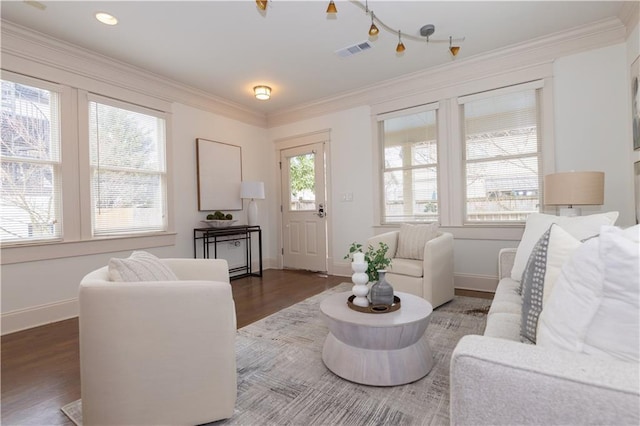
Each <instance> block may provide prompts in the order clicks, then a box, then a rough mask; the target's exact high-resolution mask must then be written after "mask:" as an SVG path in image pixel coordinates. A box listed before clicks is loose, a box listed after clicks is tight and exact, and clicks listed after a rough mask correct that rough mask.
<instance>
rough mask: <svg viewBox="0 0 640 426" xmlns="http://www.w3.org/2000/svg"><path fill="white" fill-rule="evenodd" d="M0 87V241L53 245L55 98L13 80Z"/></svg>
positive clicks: (57, 154) (57, 199) (57, 213)
mask: <svg viewBox="0 0 640 426" xmlns="http://www.w3.org/2000/svg"><path fill="white" fill-rule="evenodd" d="M0 82H1V85H2V117H1V136H0V138H1V151H0V152H1V154H2V186H1V189H0V191H1V195H2V197H1V198H0V209H1V212H0V219H1V222H2V224H1V225H0V241H2V243H3V244H5V243H8V244H12V243H23V242H34V241H51V240H58V239H60V238H61V237H62V217H61V213H62V185H61V176H62V173H61V166H62V159H61V136H60V134H61V131H60V119H61V117H60V94H59V93H58V92H56V91H54V90H48V89H46V88H41V87H36V86H33V85H27V84H22V83H20V82H17V81H10V80H4V79H3V80H0ZM43 86H45V85H43Z"/></svg>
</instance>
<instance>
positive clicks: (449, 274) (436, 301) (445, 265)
mask: <svg viewBox="0 0 640 426" xmlns="http://www.w3.org/2000/svg"><path fill="white" fill-rule="evenodd" d="M399 234H400V232H399V231H391V232H386V233H384V234H380V235H376V236H375V237H372V238H370V239H369V240H368V241H367V246H369V245H371V246H373V247H374V248H377V247H378V243H379V242H383V243H385V244H387V245H388V246H389V251H388V252H387V256H388V257H389V258H391V266H390V267H389V268H387V274H386V278H387V280H388V281H389V283H390V284H391V285H392V286H393V289H394V290H397V291H401V292H405V293H411V294H415V295H416V296H420V297H422V298H423V299H426V300H427V301H429V303H431V305H432V306H433V307H434V308H436V307H438V306H440V305H442V304H443V303H446V302H448V301H449V300H451V299H453V296H454V287H453V235H452V234H450V233H447V232H438V234H437V236H436V237H435V238H433V239H431V240H429V241H427V243H426V244H425V246H424V260H416V259H403V258H399V257H395V255H396V252H397V249H398V236H399Z"/></svg>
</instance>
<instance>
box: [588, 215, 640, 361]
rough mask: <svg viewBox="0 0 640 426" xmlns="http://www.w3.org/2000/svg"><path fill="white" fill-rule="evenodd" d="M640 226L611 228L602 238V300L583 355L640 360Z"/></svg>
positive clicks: (590, 326) (590, 327) (590, 325)
mask: <svg viewBox="0 0 640 426" xmlns="http://www.w3.org/2000/svg"><path fill="white" fill-rule="evenodd" d="M639 232H640V226H634V227H632V228H629V229H627V230H625V231H623V230H621V229H619V228H614V227H608V228H607V229H606V231H605V230H603V232H602V235H601V236H600V259H601V260H602V264H603V265H604V282H603V283H602V300H601V301H600V305H599V306H598V310H597V311H596V314H595V315H594V317H593V321H591V324H589V328H588V330H587V334H586V336H585V339H584V352H585V353H587V354H591V355H602V356H611V357H613V358H618V359H621V360H623V361H634V362H639V361H640V243H639V241H640V238H639Z"/></svg>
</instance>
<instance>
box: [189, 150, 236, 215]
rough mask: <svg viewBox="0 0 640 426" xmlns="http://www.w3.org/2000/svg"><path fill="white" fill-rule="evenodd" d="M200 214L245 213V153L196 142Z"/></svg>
mask: <svg viewBox="0 0 640 426" xmlns="http://www.w3.org/2000/svg"><path fill="white" fill-rule="evenodd" d="M196 163H197V173H198V210H199V211H210V210H242V199H241V198H240V183H241V182H242V149H241V148H240V147H239V146H236V145H230V144H226V143H222V142H216V141H211V140H207V139H202V138H197V139H196Z"/></svg>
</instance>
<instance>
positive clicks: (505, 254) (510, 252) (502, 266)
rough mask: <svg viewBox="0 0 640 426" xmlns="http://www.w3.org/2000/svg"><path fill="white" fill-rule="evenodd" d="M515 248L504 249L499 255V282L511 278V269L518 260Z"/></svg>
mask: <svg viewBox="0 0 640 426" xmlns="http://www.w3.org/2000/svg"><path fill="white" fill-rule="evenodd" d="M516 250H517V249H515V248H503V249H502V250H500V252H499V253H498V281H500V280H501V279H503V278H505V277H510V276H511V269H513V263H514V261H515V260H516Z"/></svg>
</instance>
